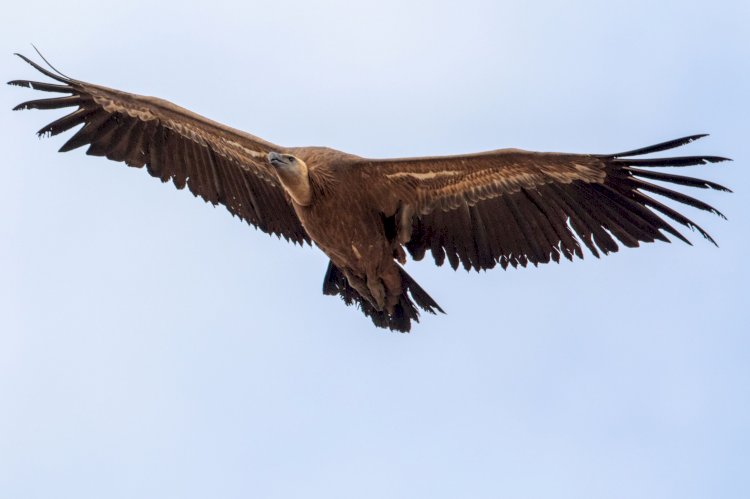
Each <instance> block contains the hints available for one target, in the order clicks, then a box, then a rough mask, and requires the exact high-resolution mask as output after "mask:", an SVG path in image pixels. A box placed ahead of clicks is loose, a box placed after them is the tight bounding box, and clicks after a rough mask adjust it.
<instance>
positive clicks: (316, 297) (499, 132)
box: [0, 0, 750, 499]
mask: <svg viewBox="0 0 750 499" xmlns="http://www.w3.org/2000/svg"><path fill="white" fill-rule="evenodd" d="M2 16H3V19H2V21H0V75H2V79H3V81H7V80H11V79H17V78H38V75H37V74H36V73H35V72H34V71H33V70H32V69H31V68H30V67H27V66H26V65H25V64H23V63H22V62H21V61H20V60H19V59H17V58H15V57H13V56H12V55H11V54H12V53H13V52H17V51H20V52H23V53H24V54H27V55H34V54H33V50H32V49H31V47H30V45H29V44H30V43H35V44H37V45H38V46H39V47H40V48H41V49H42V51H43V52H44V53H45V55H46V56H47V57H48V58H49V59H50V60H51V61H52V62H53V64H55V65H56V66H58V67H59V68H60V69H61V70H62V71H64V72H66V73H68V74H69V75H71V76H73V77H75V78H78V79H82V80H88V81H91V82H94V83H99V84H103V85H107V86H112V87H116V88H119V89H122V90H127V91H131V92H136V93H142V94H148V95H156V96H160V97H163V98H166V99H169V100H172V101H174V102H176V103H178V104H180V105H182V106H185V107H188V108H189V109H192V110H194V111H196V112H199V113H201V114H204V115H206V116H208V117H210V118H212V119H215V120H218V121H222V122H224V123H227V124H230V125H232V126H235V127H237V128H241V129H244V130H247V131H249V132H251V133H254V134H256V135H259V136H260V137H263V138H266V139H268V140H270V141H273V142H276V143H280V144H286V145H328V146H331V147H335V148H338V149H342V150H345V151H349V152H352V153H355V154H360V155H365V156H377V157H387V156H403V155H424V154H443V153H445V154H448V153H461V152H474V151H481V150H487V149H495V148H499V147H521V148H525V149H533V150H553V151H566V152H591V153H606V152H614V151H620V150H625V149H631V148H635V147H640V146H645V145H649V144H653V143H656V142H660V141H663V140H668V139H672V138H676V137H680V136H683V135H688V134H693V133H701V132H710V133H711V134H712V135H711V137H708V138H706V139H704V140H702V141H700V142H698V143H695V144H692V145H690V146H688V147H686V148H684V149H682V150H680V151H679V152H680V153H683V154H718V155H725V156H729V157H732V158H734V159H735V161H734V162H733V163H725V164H719V165H713V166H710V167H703V168H698V169H692V170H690V171H688V172H681V173H691V174H695V175H698V176H703V177H705V178H708V179H711V180H714V181H717V182H719V183H722V184H726V185H727V186H729V187H731V188H732V189H734V191H735V193H734V194H725V193H717V192H706V191H699V190H691V192H692V193H693V194H695V195H697V196H698V197H699V198H701V199H703V200H706V201H708V202H710V203H711V204H714V205H715V206H716V207H717V208H718V209H720V210H721V211H723V212H724V213H725V214H726V215H727V216H728V218H729V220H728V221H723V220H721V219H719V218H718V217H715V216H711V215H708V214H705V213H702V212H698V211H697V210H693V209H691V208H683V210H684V212H685V213H686V214H687V215H688V216H690V217H691V218H693V219H694V220H695V221H696V222H697V223H699V224H700V225H702V226H704V227H705V228H706V229H708V230H709V232H710V233H711V234H712V235H713V236H714V237H715V239H716V240H717V241H718V243H719V245H720V248H718V249H717V248H715V247H713V246H712V245H710V244H709V243H707V242H706V241H704V240H702V239H701V238H700V236H698V235H697V234H694V233H689V231H688V234H687V235H688V236H689V237H690V239H691V240H692V241H693V242H694V243H695V246H693V247H690V246H687V245H685V244H681V243H677V244H654V245H646V247H644V248H640V249H637V250H628V249H625V250H623V251H621V252H620V253H618V254H616V255H613V256H610V257H607V258H603V259H601V260H596V259H595V258H592V257H590V256H588V257H587V258H586V259H585V260H584V261H576V262H575V263H572V264H571V263H568V262H565V263H563V264H560V265H554V264H553V265H547V266H542V267H540V268H530V269H525V270H511V271H507V272H503V271H502V270H500V269H499V268H498V269H496V270H494V271H491V272H488V273H482V274H476V273H471V274H467V273H465V272H463V271H461V272H453V271H452V270H450V269H449V268H447V267H446V268H437V267H435V266H434V265H433V264H431V263H428V260H427V259H426V260H425V261H423V262H420V263H410V264H409V265H408V266H407V268H408V270H409V272H410V273H411V274H412V275H413V276H414V277H415V278H416V279H417V280H418V281H419V282H420V283H421V284H422V286H423V287H424V288H425V289H426V290H428V291H429V293H430V294H431V295H432V296H433V297H434V298H435V299H436V300H437V301H438V302H439V303H440V304H441V305H442V306H443V307H444V308H445V309H446V310H447V311H448V315H446V316H440V317H431V316H430V317H425V318H424V320H423V322H422V323H421V324H420V325H418V326H417V327H416V328H415V329H414V331H413V332H412V334H409V335H401V334H397V333H390V332H386V331H383V330H379V329H376V328H374V327H373V326H372V325H371V323H370V321H369V320H368V319H366V318H364V317H363V316H362V315H361V314H360V312H359V311H357V310H355V309H354V308H347V307H345V306H344V305H343V303H342V302H341V301H340V300H339V299H337V298H333V297H326V296H323V295H322V294H321V291H320V288H321V283H322V279H323V273H324V271H325V265H326V258H325V257H324V256H323V254H322V253H321V252H320V251H318V250H317V249H312V248H303V249H301V248H300V247H294V246H291V245H289V244H286V243H284V242H281V241H279V240H277V239H275V238H271V237H269V236H266V235H265V234H263V233H261V232H259V231H256V230H254V229H252V228H249V227H248V226H246V225H244V224H242V223H241V222H239V221H238V220H237V219H233V218H232V217H231V216H230V215H229V214H228V213H227V212H226V211H225V210H224V209H222V208H212V207H211V206H210V205H206V204H204V203H203V202H202V201H200V200H198V199H195V198H193V196H192V195H190V194H189V193H187V192H180V191H177V190H175V189H174V188H172V187H171V186H165V185H161V183H160V182H158V181H156V180H155V179H152V178H151V177H149V176H148V175H147V174H146V173H145V172H144V171H142V170H137V169H129V168H127V167H125V166H124V165H121V164H117V163H113V162H109V161H106V160H104V159H102V158H92V157H88V156H85V155H84V154H83V151H80V150H79V151H75V152H73V153H68V154H58V153H57V152H56V151H57V149H58V148H59V147H60V145H62V143H63V142H64V141H65V140H66V139H67V137H69V135H70V134H66V135H65V136H63V137H56V138H53V139H46V140H42V141H40V140H38V139H37V138H36V137H35V135H34V132H35V131H36V130H38V129H39V128H41V127H42V126H43V125H45V124H47V123H49V122H50V121H51V120H53V119H54V118H55V117H57V116H60V115H61V113H60V112H54V111H53V112H39V111H36V112H23V113H12V112H11V111H10V109H11V108H12V107H13V106H14V105H15V104H17V103H19V102H21V101H23V100H27V99H31V98H34V97H41V95H40V94H38V93H34V92H32V91H29V90H26V89H19V88H15V87H6V86H3V87H2V91H0V110H1V111H0V123H1V125H0V126H1V130H2V134H0V142H1V144H0V147H2V150H3V151H4V155H3V156H4V157H3V161H2V167H1V168H2V181H0V212H2V216H0V283H2V285H0V315H1V316H2V331H1V332H0V498H3V499H4V498H8V499H11V498H12V499H31V498H40V499H41V498H45V499H47V498H51V497H54V498H75V499H88V498H92V499H93V498H97V499H100V498H107V499H116V498H160V499H168V498H207V497H211V498H247V497H257V498H294V497H304V498H327V499H330V498H415V497H419V498H421V497H424V498H458V497H471V498H500V497H508V498H518V499H524V498H587V497H592V498H594V497H595V498H605V499H608V498H634V497H637V498H664V497H680V498H683V499H685V498H747V497H750V327H748V326H749V325H750V310H749V309H750V303H749V302H748V295H747V287H748V280H749V279H750V271H749V268H748V264H747V260H746V258H747V248H748V243H749V242H750V237H749V235H750V210H749V209H748V208H750V202H749V201H748V193H749V192H750V147H748V131H749V130H748V117H749V116H750V97H748V95H749V90H750V62H749V61H750V57H749V56H750V30H748V25H749V24H750V4H749V3H748V2H746V1H736V2H734V1H714V2H706V1H691V0H687V1H686V0H679V1H666V2H655V1H653V0H648V1H647V0H628V1H607V2H604V1H602V2H594V1H567V2H562V1H560V2H553V1H546V2H490V1H463V2H460V3H459V2H409V1H403V0H400V1H391V0H378V1H377V2H370V1H368V2H345V1H328V2H310V1H305V2H302V1H300V2H294V1H275V2H264V3H259V2H243V3H240V2H223V1H212V2H207V3H205V4H201V5H200V6H198V7H196V6H191V5H187V4H185V3H182V2H173V3H172V2H154V1H148V2H146V1H128V2H118V3H116V4H112V5H109V6H107V5H106V3H105V2H101V1H84V2H74V3H73V4H71V3H67V2H50V1H39V2H13V3H7V5H4V7H3V15H2Z"/></svg>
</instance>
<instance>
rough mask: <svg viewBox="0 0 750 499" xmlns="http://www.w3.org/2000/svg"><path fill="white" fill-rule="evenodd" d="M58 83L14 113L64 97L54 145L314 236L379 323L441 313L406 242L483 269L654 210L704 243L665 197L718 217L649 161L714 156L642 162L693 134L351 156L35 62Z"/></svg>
mask: <svg viewBox="0 0 750 499" xmlns="http://www.w3.org/2000/svg"><path fill="white" fill-rule="evenodd" d="M20 57H22V58H23V59H24V60H25V61H26V62H28V63H29V64H31V65H32V66H34V67H35V68H36V69H37V70H39V71H40V72H42V73H43V74H45V75H46V76H48V77H50V78H52V79H53V80H56V81H57V83H43V82H34V81H29V80H14V81H11V82H9V84H11V85H17V86H23V87H29V88H32V89H35V90H41V91H45V92H53V93H60V94H63V96H61V97H54V98H46V99H40V100H33V101H28V102H24V103H22V104H19V105H18V106H16V108H15V109H61V108H70V107H72V108H75V109H74V111H72V112H71V113H70V114H67V115H65V116H63V117H61V118H59V119H57V120H55V121H53V122H52V123H50V124H49V125H47V126H45V127H43V128H42V129H41V130H39V132H38V133H39V135H57V134H59V133H62V132H64V131H67V130H70V129H71V128H74V127H76V126H79V125H82V127H81V128H79V129H78V130H77V131H76V132H75V133H74V135H73V136H72V137H71V138H70V139H69V140H68V141H67V142H66V143H65V144H64V145H63V146H62V147H61V149H60V151H61V152H63V151H69V150H72V149H75V148H78V147H82V146H88V149H87V154H91V155H96V156H105V157H107V158H109V159H112V160H115V161H122V162H125V163H126V164H128V165H129V166H133V167H143V166H145V167H146V170H147V171H148V173H149V174H150V175H151V176H153V177H157V178H159V179H161V180H162V182H167V181H172V182H173V183H174V185H175V186H176V187H177V188H178V189H183V188H184V187H186V186H187V187H188V189H189V190H190V191H191V192H192V193H193V194H194V195H196V196H200V197H202V198H203V199H204V200H206V201H208V202H211V203H212V204H214V205H216V204H222V205H224V206H225V207H226V208H227V209H228V210H229V211H230V212H231V213H232V214H233V215H237V216H238V217H240V219H242V220H245V221H246V222H248V223H249V224H251V225H253V226H255V227H257V228H259V229H261V230H262V231H264V232H266V233H268V234H275V235H277V236H279V237H283V238H284V239H286V240H287V241H292V242H294V243H299V244H304V243H313V242H314V243H315V244H316V245H317V246H319V247H320V248H321V249H322V250H323V251H324V252H325V253H326V254H327V255H328V256H329V257H330V259H331V262H330V263H329V265H328V270H327V272H326V274H325V278H324V283H323V292H324V293H325V294H329V295H339V296H340V297H341V298H342V299H343V300H344V301H345V302H346V304H347V305H351V304H356V305H357V306H358V307H359V308H360V310H362V312H363V313H364V314H365V315H367V316H368V317H370V318H371V319H372V321H373V323H374V324H375V325H377V326H379V327H383V328H389V329H391V330H397V331H409V330H410V328H411V321H412V320H414V321H419V309H422V310H424V311H427V312H430V313H435V312H437V311H440V312H442V309H441V308H440V307H439V306H438V304H437V303H436V302H435V300H433V299H432V298H431V297H430V296H429V295H428V294H427V293H426V292H425V291H424V290H423V289H422V288H421V287H420V286H419V285H418V284H417V283H416V282H415V281H414V280H413V279H412V278H411V277H409V275H408V274H407V273H406V272H405V271H404V269H403V267H402V264H404V263H405V262H406V253H407V252H408V254H410V255H411V257H412V258H413V259H414V260H421V259H422V258H424V256H425V254H426V253H427V252H428V251H429V252H430V253H431V254H432V257H433V259H434V260H435V263H436V264H437V265H442V264H443V263H444V262H445V260H447V261H448V262H449V264H450V265H451V267H453V268H454V269H456V268H458V267H459V266H463V267H464V268H465V269H467V270H470V269H475V270H480V269H481V270H487V269H491V268H494V267H495V266H496V265H498V264H499V265H500V266H501V267H502V268H507V267H508V265H510V266H513V267H517V266H519V265H520V266H522V267H525V266H526V265H527V264H529V263H531V264H533V265H538V264H540V263H548V262H550V261H555V262H559V261H560V257H561V256H562V257H564V258H567V259H568V260H573V259H574V257H578V258H583V248H582V246H585V247H586V248H588V250H589V251H590V252H591V253H592V254H593V255H595V256H597V257H598V256H599V254H600V253H604V254H607V253H610V252H615V251H617V250H618V241H619V243H621V244H623V245H625V246H629V247H636V246H638V245H639V244H640V243H641V242H652V241H655V240H657V239H658V240H662V241H667V242H669V239H668V238H667V237H666V236H667V234H668V235H672V236H673V237H676V238H677V239H680V240H682V241H684V242H686V243H688V244H690V243H689V241H688V240H687V239H686V238H685V237H684V236H683V235H682V234H681V233H680V232H678V231H677V229H676V228H674V227H673V226H672V225H671V224H670V223H669V222H668V221H667V219H670V220H672V221H673V222H676V223H677V224H680V225H683V226H685V227H689V228H691V229H693V230H695V231H697V232H698V233H700V234H701V235H702V236H703V237H704V238H706V239H708V240H709V241H711V242H714V241H713V239H711V237H710V236H709V235H708V233H706V232H705V231H704V230H703V229H702V228H700V227H698V226H697V225H696V224H695V223H693V222H692V221H691V220H690V219H688V218H687V217H686V216H684V215H683V214H681V213H680V212H678V211H676V210H675V209H674V208H672V207H670V206H668V205H667V204H664V202H662V201H660V200H658V199H655V198H654V197H652V195H653V194H657V195H659V196H660V197H662V198H667V199H669V200H672V201H675V202H677V203H681V204H686V205H689V206H691V207H694V208H698V209H700V210H705V211H710V212H713V213H715V214H717V215H720V216H723V215H721V213H719V212H718V211H717V210H716V209H714V208H713V207H711V206H709V205H708V204H706V203H704V202H702V201H700V200H698V199H695V198H693V197H690V196H688V195H686V194H683V193H681V192H679V191H676V190H673V189H672V188H671V186H670V187H666V186H665V184H666V185H669V184H672V185H680V186H688V187H698V188H711V189H718V190H723V191H728V189H726V188H725V187H722V186H721V185H718V184H716V183H714V182H710V181H707V180H701V179H698V178H694V177H689V176H683V175H675V174H672V173H668V172H664V171H661V170H655V169H654V168H655V167H683V166H691V165H701V164H706V163H716V162H720V161H724V160H725V159H726V158H722V157H718V156H680V157H666V158H664V157H662V158H653V157H648V158H644V157H643V156H645V155H648V154H651V153H658V152H661V151H665V150H668V149H673V148H676V147H679V146H682V145H685V144H687V143H689V142H692V141H694V140H696V139H698V138H700V137H703V135H693V136H689V137H683V138H680V139H676V140H671V141H668V142H663V143H660V144H656V145H653V146H649V147H644V148H641V149H636V150H631V151H626V152H622V153H616V154H603V155H593V154H561V153H537V152H528V151H520V150H515V149H503V150H497V151H488V152H484V153H478V154H468V155H460V156H449V157H426V158H404V159H378V160H373V159H365V158H360V157H358V156H353V155H349V154H345V153H342V152H340V151H335V150H332V149H328V148H315V147H304V148H286V147H281V146H277V145H274V144H272V143H270V142H266V141H265V140H262V139H260V138H258V137H255V136H253V135H250V134H247V133H244V132H241V131H238V130H235V129H232V128H229V127H227V126H224V125H221V124H219V123H216V122H213V121H210V120H208V119H206V118H203V117H201V116H199V115H197V114H194V113H192V112H190V111H187V110H185V109H183V108H180V107H178V106H175V105H174V104H171V103H169V102H167V101H164V100H161V99H155V98H153V97H143V96H138V95H134V94H129V93H125V92H121V91H118V90H113V89H109V88H106V87H101V86H98V85H92V84H89V83H85V82H82V81H78V80H74V79H71V78H68V77H66V76H64V75H62V74H60V73H59V72H56V71H55V72H53V71H50V70H47V69H45V68H43V67H41V66H39V65H38V64H36V63H34V62H32V61H30V60H29V59H27V58H25V57H23V56H20Z"/></svg>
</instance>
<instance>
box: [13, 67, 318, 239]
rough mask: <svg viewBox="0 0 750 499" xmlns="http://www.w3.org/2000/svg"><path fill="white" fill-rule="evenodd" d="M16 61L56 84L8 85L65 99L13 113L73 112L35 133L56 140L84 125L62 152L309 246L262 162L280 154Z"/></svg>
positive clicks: (155, 102)
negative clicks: (127, 169)
mask: <svg viewBox="0 0 750 499" xmlns="http://www.w3.org/2000/svg"><path fill="white" fill-rule="evenodd" d="M17 55H19V57H21V58H22V59H23V60H24V61H26V62H28V63H29V64H31V65H32V66H33V67H34V68H36V69H37V70H39V71H40V72H41V73H43V74H45V75H46V76H48V77H50V78H52V79H54V80H57V81H58V82H60V83H59V84H53V83H42V82H35V81H29V80H14V81H10V82H8V84H10V85H17V86H22V87H28V88H32V89H34V90H42V91H45V92H57V93H62V94H70V95H67V96H64V97H56V98H48V99H40V100H32V101H28V102H24V103H22V104H19V105H18V106H16V107H15V108H14V110H19V109H61V108H68V107H75V108H77V109H76V110H75V111H73V112H72V113H70V114H68V115H66V116H63V117H62V118H60V119H58V120H55V121H53V122H52V123H50V124H49V125H47V126H45V127H44V128H42V129H41V130H39V132H38V134H39V135H40V136H43V135H57V134H59V133H62V132H65V131H67V130H69V129H71V128H73V127H75V126H78V125H83V127H81V128H80V129H79V130H78V131H77V132H76V133H75V134H74V135H73V137H71V138H70V140H68V141H67V142H66V143H65V144H64V145H63V146H62V147H61V148H60V152H65V151H70V150H72V149H76V148H78V147H82V146H85V145H88V150H87V151H86V153H87V154H90V155H94V156H106V157H107V158H109V159H112V160H115V161H124V162H125V163H126V164H127V165H129V166H134V167H138V168H140V167H143V166H144V165H145V166H146V170H147V171H148V173H149V174H151V176H153V177H157V178H159V179H161V181H162V182H167V181H169V180H172V182H173V183H174V185H175V186H176V187H177V188H178V189H183V188H184V187H185V186H187V187H188V189H190V191H191V192H192V193H193V194H194V195H196V196H200V197H202V198H203V199H204V200H205V201H207V202H211V203H212V204H214V205H216V204H222V205H224V206H226V208H227V209H228V210H229V211H230V212H231V213H232V214H233V215H237V216H239V217H240V219H242V220H245V221H247V222H248V223H250V224H252V225H254V226H256V227H258V228H259V229H261V230H262V231H264V232H266V233H269V234H276V235H277V236H282V237H284V238H285V239H287V240H290V241H293V242H295V243H300V244H302V243H303V242H310V241H309V237H308V236H307V233H306V232H305V230H304V228H303V227H302V225H301V224H300V221H299V219H298V218H297V215H296V213H295V212H294V209H293V208H292V205H291V203H290V201H289V199H288V197H287V194H286V192H285V191H284V189H283V187H282V186H281V185H280V184H279V182H278V179H277V177H276V175H275V174H274V172H273V171H272V170H271V169H270V167H269V165H268V164H267V162H266V160H265V158H266V155H267V154H268V153H269V152H271V151H279V150H283V149H282V148H280V147H278V146H275V145H273V144H271V143H269V142H266V141H264V140H262V139H259V138H258V137H254V136H252V135H250V134H247V133H244V132H241V131H239V130H235V129H233V128H230V127H227V126H224V125H222V124H220V123H217V122H214V121H211V120H209V119H206V118H204V117H202V116H199V115H197V114H195V113H192V112H190V111H188V110H187V109H183V108H181V107H179V106H176V105H174V104H172V103H170V102H167V101H165V100H162V99H157V98H154V97H144V96H140V95H134V94H129V93H126V92H121V91H119V90H114V89H111V88H106V87H102V86H99V85H93V84H90V83H85V82H82V81H78V80H74V79H71V78H67V77H64V76H62V75H58V74H55V73H52V72H51V71H48V70H46V69H44V68H42V67H41V66H39V65H38V64H36V63H35V62H33V61H31V60H29V59H28V58H26V57H24V56H22V55H20V54H17Z"/></svg>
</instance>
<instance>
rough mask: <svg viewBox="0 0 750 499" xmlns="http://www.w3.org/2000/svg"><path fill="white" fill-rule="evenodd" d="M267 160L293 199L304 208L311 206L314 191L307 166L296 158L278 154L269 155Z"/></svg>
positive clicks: (271, 153)
mask: <svg viewBox="0 0 750 499" xmlns="http://www.w3.org/2000/svg"><path fill="white" fill-rule="evenodd" d="M267 159H268V163H269V164H270V165H271V166H272V167H273V169H274V170H275V171H276V174H277V175H278V177H279V180H280V181H281V183H282V185H283V186H284V188H285V189H286V191H287V192H288V193H289V195H290V196H291V197H292V199H294V201H295V202H296V203H297V204H300V205H303V206H305V205H308V204H310V199H311V197H312V191H311V190H310V178H309V176H308V171H307V164H306V163H305V162H304V161H302V160H301V159H300V158H298V157H296V156H292V155H291V154H282V153H278V152H270V153H268V156H267Z"/></svg>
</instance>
